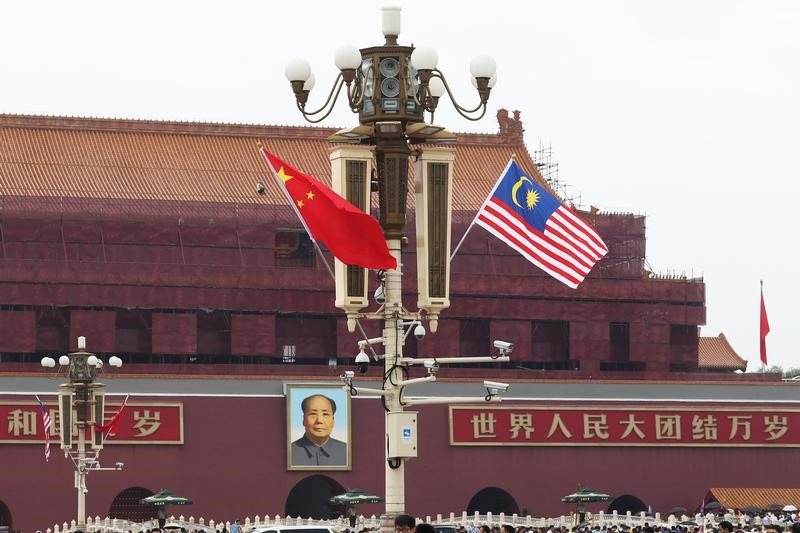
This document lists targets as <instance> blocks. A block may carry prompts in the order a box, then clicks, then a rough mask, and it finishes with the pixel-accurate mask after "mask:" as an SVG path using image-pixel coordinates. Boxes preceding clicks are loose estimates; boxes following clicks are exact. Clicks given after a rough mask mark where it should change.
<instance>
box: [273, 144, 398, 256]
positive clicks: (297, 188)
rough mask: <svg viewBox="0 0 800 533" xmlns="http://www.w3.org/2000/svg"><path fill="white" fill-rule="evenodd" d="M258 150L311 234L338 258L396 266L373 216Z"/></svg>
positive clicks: (276, 158) (289, 166) (317, 182)
mask: <svg viewBox="0 0 800 533" xmlns="http://www.w3.org/2000/svg"><path fill="white" fill-rule="evenodd" d="M261 154H262V155H263V156H264V158H265V159H266V160H267V163H269V165H270V167H272V173H273V174H274V175H275V178H276V179H279V180H280V182H281V184H282V185H283V187H285V189H286V191H287V192H288V193H289V196H290V197H291V198H292V202H293V203H294V206H295V210H296V212H297V214H298V215H299V216H300V217H301V218H302V219H303V223H304V225H305V226H306V229H307V230H308V232H309V233H310V234H311V237H312V238H313V239H314V240H318V241H322V242H324V243H325V246H327V247H328V249H329V250H330V251H331V253H333V255H334V256H336V258H337V259H339V261H341V262H343V263H346V264H348V265H358V266H361V267H364V268H373V269H393V268H397V261H396V260H395V258H394V257H392V255H391V254H390V253H389V248H388V246H386V240H385V239H384V237H383V231H382V230H381V226H380V224H378V221H377V220H375V219H374V218H373V217H371V216H370V215H369V214H367V213H365V212H364V211H362V210H360V209H359V208H357V207H356V206H354V205H353V204H351V203H350V202H348V201H347V200H345V199H344V198H342V197H341V196H339V195H338V194H336V193H335V192H334V191H333V190H332V189H331V188H330V187H328V186H327V185H325V184H324V183H321V182H319V181H317V180H315V179H314V178H312V177H311V176H309V175H307V174H304V173H302V172H300V171H299V170H297V169H296V168H294V167H292V166H291V165H288V164H287V163H285V162H284V161H282V160H281V159H279V158H278V157H277V156H275V155H274V154H272V153H270V152H268V151H267V150H266V149H264V148H261Z"/></svg>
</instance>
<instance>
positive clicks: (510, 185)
mask: <svg viewBox="0 0 800 533" xmlns="http://www.w3.org/2000/svg"><path fill="white" fill-rule="evenodd" d="M475 222H477V223H478V225H480V226H483V227H484V228H485V229H486V230H487V231H488V232H489V233H491V234H492V235H494V236H495V237H497V238H499V239H500V240H501V241H503V242H505V243H506V244H507V245H509V246H510V247H511V248H513V249H514V250H516V251H517V252H519V253H520V254H522V256H523V257H525V259H527V260H528V261H530V262H531V263H533V264H534V265H536V266H538V267H539V268H541V269H542V270H544V271H545V272H547V273H548V274H550V275H551V276H553V277H554V278H556V279H557V280H559V281H560V282H562V283H564V284H565V285H568V286H570V287H572V288H573V289H574V288H577V287H578V285H580V283H581V282H582V281H583V280H584V278H586V276H587V275H589V271H590V270H591V269H592V267H593V266H594V264H595V263H597V261H599V260H600V259H601V258H602V257H603V256H604V255H606V254H607V253H608V247H607V246H606V244H605V243H604V242H603V239H602V238H601V237H600V235H598V234H597V232H596V231H595V230H594V229H593V228H592V227H591V226H589V225H588V224H587V223H586V222H584V221H583V220H582V219H581V218H580V217H578V215H576V214H575V213H573V212H572V210H571V209H569V208H567V207H566V206H564V205H563V204H562V203H561V202H560V201H559V200H558V199H556V198H555V197H554V196H553V195H552V194H550V193H549V192H547V190H545V188H544V187H542V186H541V185H539V184H538V183H537V182H536V180H534V179H532V178H530V177H528V176H527V175H526V174H525V172H523V170H522V169H521V168H520V167H519V165H517V163H516V162H515V161H514V160H511V161H509V162H508V165H507V166H506V169H505V170H504V171H503V173H502V174H501V175H500V179H498V180H497V183H496V184H495V186H494V189H492V192H490V193H489V196H488V198H486V201H484V203H483V206H482V207H481V209H480V210H479V211H478V215H477V217H476V218H475Z"/></svg>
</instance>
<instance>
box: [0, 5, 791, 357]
mask: <svg viewBox="0 0 800 533" xmlns="http://www.w3.org/2000/svg"><path fill="white" fill-rule="evenodd" d="M387 3H389V2H387ZM395 3H396V4H397V5H400V6H402V7H403V30H402V33H401V35H400V43H401V44H412V43H413V44H415V45H417V46H432V47H434V48H435V49H436V50H437V51H438V52H439V66H440V68H441V69H442V70H443V71H444V72H445V74H446V75H447V77H448V80H449V81H450V83H451V85H452V86H453V87H454V88H455V90H456V94H457V96H458V97H459V98H460V99H461V100H462V102H463V103H465V104H473V103H474V102H475V100H476V98H477V96H476V95H475V94H474V93H473V89H472V86H471V85H470V83H469V77H468V68H469V61H470V59H471V58H472V57H473V56H475V55H478V54H482V53H486V54H489V55H492V56H494V57H495V59H496V61H497V64H498V83H497V86H496V87H495V89H494V90H493V92H492V98H491V100H490V105H491V108H490V111H489V113H487V117H486V118H485V119H483V120H482V121H481V122H478V123H471V122H467V121H465V120H463V119H460V118H458V117H457V116H456V115H455V113H454V112H452V111H450V108H449V104H448V103H446V102H442V103H440V110H441V111H439V112H437V117H436V122H437V123H439V124H442V125H445V126H447V127H448V129H451V130H455V131H488V132H492V131H496V129H497V123H496V120H495V118H494V114H495V112H496V109H497V108H498V107H505V108H508V109H510V110H514V109H518V110H520V111H521V112H522V119H523V122H524V125H525V130H526V142H527V144H528V148H529V149H530V150H531V151H533V150H535V149H536V148H537V147H538V145H539V143H540V141H542V142H543V143H544V144H552V146H553V150H554V156H555V161H557V162H558V163H559V169H560V172H559V177H560V179H561V181H562V183H565V184H567V185H569V188H568V189H567V191H568V194H569V195H570V196H574V197H575V200H576V201H577V200H580V202H579V203H581V204H582V205H583V206H584V207H588V206H589V205H595V206H598V207H600V208H601V209H603V210H607V211H632V212H635V213H641V214H646V215H647V217H648V218H647V227H648V241H647V244H648V246H647V258H648V262H649V264H650V266H651V267H652V268H653V269H654V270H655V271H656V272H659V273H677V274H683V273H685V274H686V275H687V276H690V277H691V276H700V275H702V276H704V277H705V280H706V284H707V293H706V294H707V305H708V325H707V326H705V327H703V328H702V334H703V335H716V334H718V333H720V332H724V333H725V334H726V336H727V337H728V338H729V340H730V341H731V343H732V344H733V347H734V348H735V349H736V350H737V351H738V352H739V353H740V355H742V356H743V357H744V358H745V359H748V360H749V361H750V363H751V364H750V367H749V368H750V369H753V368H755V367H757V364H756V363H757V361H758V305H759V292H758V290H759V289H758V282H759V279H763V280H764V291H765V297H766V303H767V310H768V312H769V316H770V323H771V326H772V333H771V334H770V336H769V337H768V349H769V357H770V363H771V364H772V363H775V364H780V365H783V366H800V353H798V350H797V349H796V348H795V347H794V343H793V341H791V331H792V329H791V328H792V327H793V326H792V325H791V324H792V322H791V320H793V319H794V318H795V316H796V315H797V313H796V312H795V311H792V309H794V308H795V305H796V303H797V302H800V290H799V289H798V282H797V280H796V275H797V271H798V267H797V265H796V263H795V260H796V257H797V256H798V245H800V238H799V237H798V229H799V228H800V223H798V221H797V217H796V216H795V215H794V213H793V211H792V208H793V206H794V203H795V201H796V199H797V197H798V192H800V185H798V181H799V180H800V162H799V161H798V156H799V155H800V106H799V105H798V101H799V100H800V97H798V95H800V68H798V64H800V63H799V60H798V58H800V3H798V2H794V1H788V0H787V1H783V2H780V1H769V0H767V1H755V0H754V1H746V2H745V1H730V0H725V1H703V2H699V1H696V0H695V1H671V2H652V1H635V2H634V1H631V2H622V1H588V0H587V1H575V2H569V1H566V2H565V1H556V0H547V1H531V2H527V1H526V2H522V1H519V2H511V1H501V0H495V1H493V2H488V3H487V2H473V1H462V2H421V1H405V2H395ZM382 5H384V3H380V2H366V1H360V2H357V1H350V2H320V1H315V0H310V1H306V2H266V1H262V2H255V1H253V2H246V1H240V0H229V1H226V2H218V1H217V2H210V1H197V0H195V1H192V2H188V1H180V0H171V1H169V2H163V1H151V0H144V1H140V2H133V3H132V2H113V1H96V2H83V1H72V2H56V1H42V2H25V1H22V0H12V1H9V2H2V3H0V21H2V25H3V30H2V32H0V50H2V52H0V112H3V113H21V114H27V113H36V114H47V115H73V116H97V117H118V118H151V119H157V120H193V121H203V122H215V121H219V122H234V123H259V124H303V122H302V119H301V117H300V115H299V113H298V112H297V111H296V109H294V103H293V100H294V99H293V96H292V94H291V91H290V88H289V84H288V82H287V81H286V80H285V78H284V77H283V67H284V65H285V63H286V62H287V60H289V59H291V58H292V57H293V56H296V55H299V56H304V57H306V58H307V59H309V61H310V62H311V64H312V66H313V68H314V71H315V74H316V77H317V88H316V89H315V91H314V92H313V93H312V95H311V103H312V105H313V104H315V103H317V102H321V101H322V100H321V99H322V98H323V93H327V87H328V86H329V84H330V83H331V82H332V80H333V78H334V76H335V74H336V71H335V67H334V66H333V59H332V58H333V53H334V51H335V50H336V48H338V47H339V46H341V45H345V44H352V45H355V46H359V47H364V46H372V45H377V44H381V43H382V42H383V41H382V37H381V33H380V7H381V6H382ZM344 10H347V13H348V15H347V16H344ZM354 123H355V118H354V117H353V116H352V115H351V113H350V112H349V111H348V110H347V108H346V106H345V105H343V103H341V102H340V105H339V106H338V109H337V111H336V112H334V114H333V115H332V116H331V117H330V118H329V119H328V120H326V121H325V122H323V125H325V126H340V127H344V126H349V125H352V124H354ZM474 231H481V230H480V229H479V228H476V229H475V230H474ZM554 283H555V282H554ZM793 302H794V303H793Z"/></svg>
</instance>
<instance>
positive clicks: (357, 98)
mask: <svg viewBox="0 0 800 533" xmlns="http://www.w3.org/2000/svg"><path fill="white" fill-rule="evenodd" d="M373 70H374V69H373V68H372V64H370V66H369V68H368V69H367V71H366V72H365V73H364V84H363V85H362V83H361V81H360V78H359V77H358V76H356V79H355V86H354V87H353V89H352V91H351V90H350V86H349V85H348V86H347V97H348V101H349V102H348V103H349V104H350V111H352V112H353V113H358V111H359V109H358V108H359V107H361V104H362V103H363V102H364V94H365V91H364V87H365V86H366V83H367V82H366V80H367V79H368V78H369V76H370V75H371V74H373V78H374V72H373ZM372 87H373V92H374V91H375V81H374V80H373V82H372Z"/></svg>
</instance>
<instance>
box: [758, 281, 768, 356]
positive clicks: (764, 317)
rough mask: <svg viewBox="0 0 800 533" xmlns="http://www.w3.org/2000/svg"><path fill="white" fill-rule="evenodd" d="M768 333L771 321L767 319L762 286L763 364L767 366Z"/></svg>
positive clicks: (761, 332) (761, 334) (761, 336)
mask: <svg viewBox="0 0 800 533" xmlns="http://www.w3.org/2000/svg"><path fill="white" fill-rule="evenodd" d="M767 333H769V320H768V319H767V308H766V306H765V305H764V285H763V284H762V285H761V331H760V335H759V337H760V339H761V362H762V363H764V364H765V365H766V364H767Z"/></svg>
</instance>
